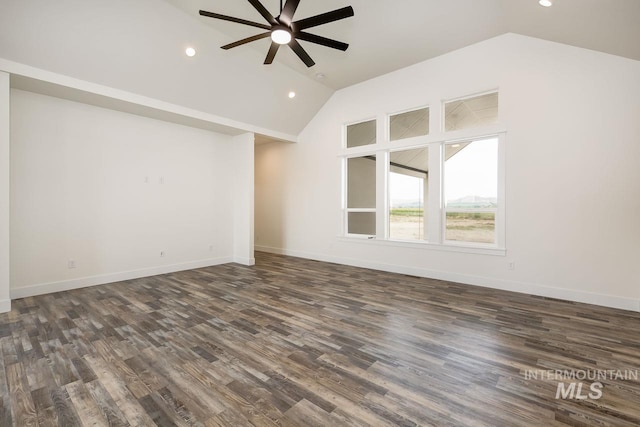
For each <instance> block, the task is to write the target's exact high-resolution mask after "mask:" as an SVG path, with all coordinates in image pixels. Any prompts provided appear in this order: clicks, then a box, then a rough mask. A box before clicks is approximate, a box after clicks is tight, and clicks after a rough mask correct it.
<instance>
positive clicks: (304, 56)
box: [289, 39, 316, 68]
mask: <svg viewBox="0 0 640 427" xmlns="http://www.w3.org/2000/svg"><path fill="white" fill-rule="evenodd" d="M289 46H290V47H291V49H293V51H294V52H295V53H296V55H298V58H300V59H301V60H302V62H304V63H305V65H306V66H307V67H309V68H311V67H313V66H314V65H316V63H315V62H314V61H313V59H311V57H310V56H309V54H308V53H307V51H306V50H304V49H303V48H302V46H300V43H298V41H297V40H296V39H291V41H290V42H289Z"/></svg>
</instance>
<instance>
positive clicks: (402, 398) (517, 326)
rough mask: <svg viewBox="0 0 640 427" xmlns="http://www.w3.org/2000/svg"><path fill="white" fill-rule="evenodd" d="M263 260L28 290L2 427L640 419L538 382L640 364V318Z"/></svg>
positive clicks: (633, 385)
mask: <svg viewBox="0 0 640 427" xmlns="http://www.w3.org/2000/svg"><path fill="white" fill-rule="evenodd" d="M257 256H258V258H257V261H258V262H257V265H256V266H255V267H243V266H239V265H235V264H230V265H224V266H218V267H210V268H203V269H200V270H194V271H187V272H180V273H174V274H167V275H163V276H157V277H150V278H145V279H138V280H131V281H127V282H121V283H114V284H110V285H104V286H97V287H92V288H85V289H79V290H74V291H69V292H60V293H56V294H51V295H44V296H39V297H33V298H25V299H22V300H17V301H14V302H13V310H12V311H11V312H10V313H6V314H2V315H0V350H1V354H2V357H0V372H2V373H3V375H0V425H1V426H11V425H15V426H20V427H22V426H29V425H42V426H51V425H59V426H65V427H66V426H76V425H97V426H100V425H113V426H122V425H130V426H147V425H156V424H157V425H159V426H171V425H181V426H186V425H194V426H203V425H204V426H234V427H235V426H251V425H253V426H294V425H295V426H342V425H344V426H368V425H371V426H396V425H399V426H414V425H437V426H441V425H461V426H474V425H487V426H516V425H549V426H553V425H572V426H579V425H598V426H606V425H611V426H637V425H640V383H639V382H638V381H637V380H635V379H627V380H620V379H618V380H615V379H607V380H603V381H602V384H603V386H604V389H603V390H602V393H603V395H602V398H601V399H599V400H594V399H586V400H579V399H573V400H572V399H564V400H563V399H556V398H555V396H556V389H557V381H552V380H548V379H543V378H539V379H538V380H533V379H531V380H526V379H525V377H524V374H525V372H526V371H527V370H532V369H535V370H550V369H578V370H586V369H620V370H627V369H640V332H639V331H640V329H639V326H640V314H639V313H632V312H626V311H619V310H613V309H607V308H602V307H596V306H590V305H585V304H576V303H569V302H563V301H557V300H550V299H545V298H537V297H532V296H526V295H521V294H515V293H509V292H503V291H497V290H490V289H484V288H478V287H472V286H465V285H459V284H454V283H448V282H441V281H436V280H428V279H420V278H415V277H409V276H403V275H396V274H389V273H381V272H376V271H371V270H366V269H359V268H353V267H346V266H340V265H334V264H327V263H322V262H315V261H309V260H303V259H297V258H290V257H283V256H277V255H270V254H257ZM586 382H587V383H588V384H590V383H592V382H593V381H586ZM588 384H587V385H586V386H585V387H588Z"/></svg>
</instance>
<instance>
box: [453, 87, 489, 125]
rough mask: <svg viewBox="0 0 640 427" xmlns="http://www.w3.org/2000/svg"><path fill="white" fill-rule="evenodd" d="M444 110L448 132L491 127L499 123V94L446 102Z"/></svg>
mask: <svg viewBox="0 0 640 427" xmlns="http://www.w3.org/2000/svg"><path fill="white" fill-rule="evenodd" d="M444 110H445V111H444V130H445V131H446V132H449V131H453V130H461V129H470V128H475V127H480V126H487V125H491V124H494V123H497V122H498V93H497V92H496V93H489V94H486V95H480V96H475V97H473V98H466V99H460V100H457V101H451V102H446V103H445V104H444Z"/></svg>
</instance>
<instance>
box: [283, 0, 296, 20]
mask: <svg viewBox="0 0 640 427" xmlns="http://www.w3.org/2000/svg"><path fill="white" fill-rule="evenodd" d="M299 4H300V0H287V2H286V3H285V4H284V7H283V8H282V13H280V22H282V23H283V24H285V25H291V22H293V15H294V14H295V13H296V9H297V8H298V5H299Z"/></svg>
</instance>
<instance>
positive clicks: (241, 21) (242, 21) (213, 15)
mask: <svg viewBox="0 0 640 427" xmlns="http://www.w3.org/2000/svg"><path fill="white" fill-rule="evenodd" d="M200 15H201V16H206V17H209V18H215V19H222V20H223V21H231V22H235V23H237V24H244V25H249V26H251V27H257V28H262V29H263V30H271V26H269V25H265V24H259V23H257V22H252V21H247V20H245V19H240V18H234V17H233V16H227V15H220V14H219V13H213V12H207V11H206V10H201V11H200Z"/></svg>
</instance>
